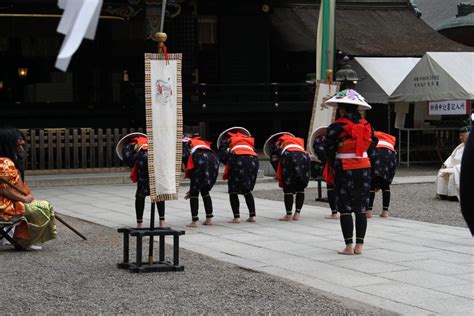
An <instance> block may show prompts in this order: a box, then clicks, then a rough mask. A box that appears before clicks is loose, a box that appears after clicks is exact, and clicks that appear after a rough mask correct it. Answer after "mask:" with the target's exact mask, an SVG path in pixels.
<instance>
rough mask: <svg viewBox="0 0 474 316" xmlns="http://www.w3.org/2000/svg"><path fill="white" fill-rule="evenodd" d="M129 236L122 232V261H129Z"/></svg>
mask: <svg viewBox="0 0 474 316" xmlns="http://www.w3.org/2000/svg"><path fill="white" fill-rule="evenodd" d="M129 237H130V235H129V234H128V233H124V234H123V263H128V262H129V257H130V251H129Z"/></svg>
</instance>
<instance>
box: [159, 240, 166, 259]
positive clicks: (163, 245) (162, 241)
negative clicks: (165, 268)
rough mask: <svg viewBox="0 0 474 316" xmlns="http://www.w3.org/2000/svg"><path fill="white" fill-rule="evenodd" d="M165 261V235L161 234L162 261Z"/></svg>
mask: <svg viewBox="0 0 474 316" xmlns="http://www.w3.org/2000/svg"><path fill="white" fill-rule="evenodd" d="M163 261H165V236H160V262H163Z"/></svg>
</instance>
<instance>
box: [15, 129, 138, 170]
mask: <svg viewBox="0 0 474 316" xmlns="http://www.w3.org/2000/svg"><path fill="white" fill-rule="evenodd" d="M135 131H138V132H143V129H141V128H139V129H134V128H121V129H118V128H114V129H111V128H107V129H101V128H97V129H93V128H77V129H73V128H54V129H48V128H47V129H22V132H23V133H24V134H25V136H26V140H27V152H28V155H27V158H26V161H25V167H26V170H58V169H89V168H92V169H94V168H118V167H122V166H123V164H122V162H121V161H120V159H119V158H118V157H117V155H116V154H115V145H116V144H117V142H118V141H119V140H120V138H122V137H123V136H124V135H127V134H128V133H131V132H135Z"/></svg>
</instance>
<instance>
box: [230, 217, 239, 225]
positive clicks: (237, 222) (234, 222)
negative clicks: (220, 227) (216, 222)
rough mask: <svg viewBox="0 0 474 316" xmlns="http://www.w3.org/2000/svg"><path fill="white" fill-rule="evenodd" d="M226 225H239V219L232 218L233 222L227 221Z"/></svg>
mask: <svg viewBox="0 0 474 316" xmlns="http://www.w3.org/2000/svg"><path fill="white" fill-rule="evenodd" d="M227 223H231V224H240V218H234V219H233V220H231V221H228V222H227Z"/></svg>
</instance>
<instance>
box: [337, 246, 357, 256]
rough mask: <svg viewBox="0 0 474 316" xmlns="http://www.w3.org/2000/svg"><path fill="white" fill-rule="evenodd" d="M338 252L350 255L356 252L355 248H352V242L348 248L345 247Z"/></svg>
mask: <svg viewBox="0 0 474 316" xmlns="http://www.w3.org/2000/svg"><path fill="white" fill-rule="evenodd" d="M337 253H338V254H340V255H349V256H351V255H353V254H354V249H352V244H351V245H347V246H346V248H344V249H343V250H341V251H338V252H337Z"/></svg>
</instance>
